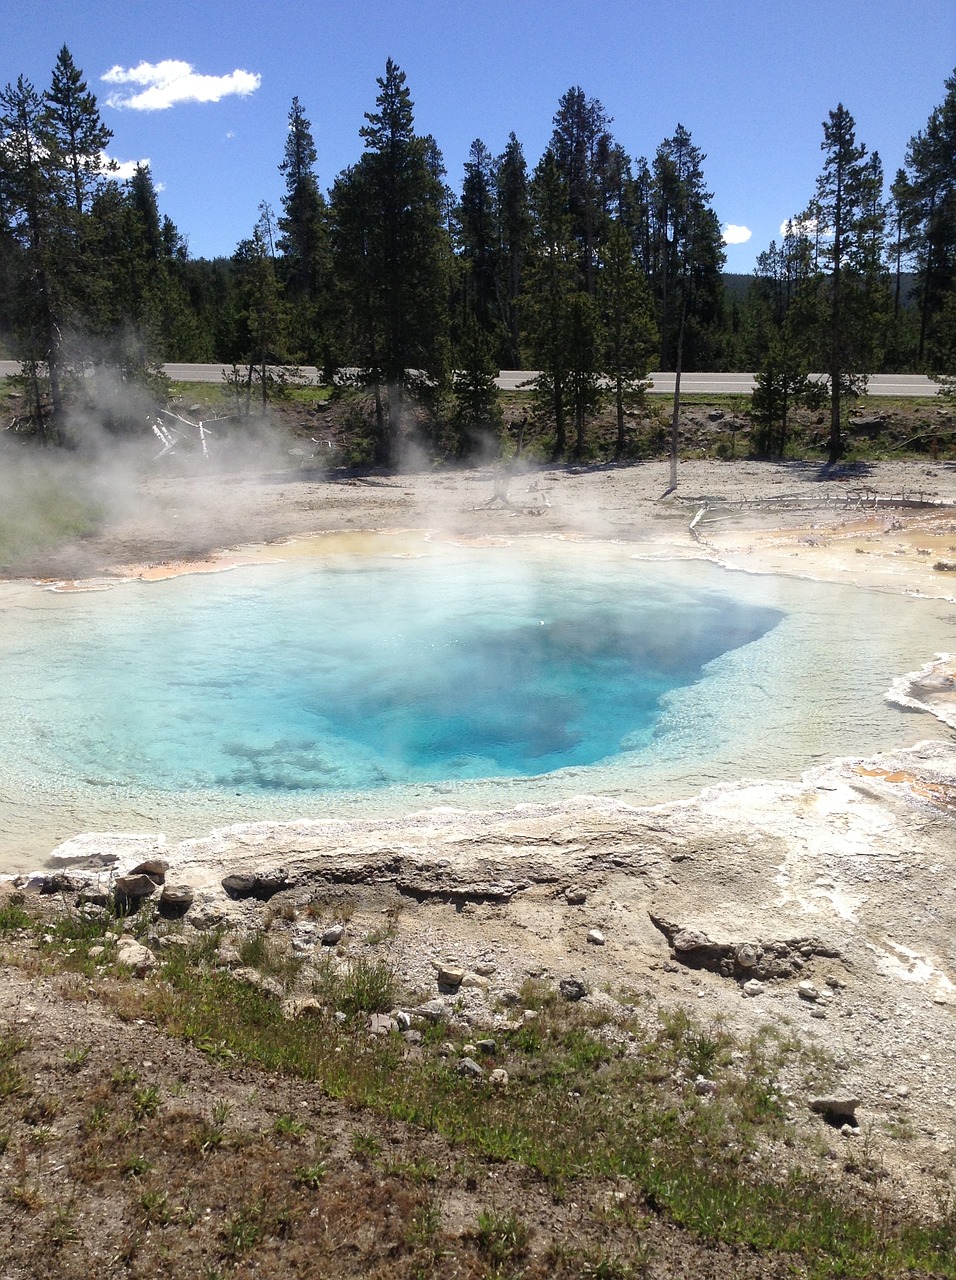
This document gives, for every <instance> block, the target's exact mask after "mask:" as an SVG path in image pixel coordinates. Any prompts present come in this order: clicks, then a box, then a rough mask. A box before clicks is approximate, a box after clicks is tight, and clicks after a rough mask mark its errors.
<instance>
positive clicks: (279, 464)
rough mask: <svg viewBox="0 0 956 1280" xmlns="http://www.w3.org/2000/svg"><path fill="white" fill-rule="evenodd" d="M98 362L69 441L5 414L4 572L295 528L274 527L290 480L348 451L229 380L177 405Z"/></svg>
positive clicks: (77, 396)
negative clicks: (30, 431) (297, 430)
mask: <svg viewBox="0 0 956 1280" xmlns="http://www.w3.org/2000/svg"><path fill="white" fill-rule="evenodd" d="M93 349H94V348H93V345H92V344H87V347H86V354H87V355H90V354H92V352H93ZM71 354H75V352H74V353H71ZM84 367H85V372H84V374H83V376H82V377H81V378H80V379H79V380H78V381H77V382H74V384H73V388H72V392H71V395H72V399H73V407H72V408H71V409H70V410H69V412H68V414H67V417H66V421H65V423H64V424H63V425H62V428H61V431H62V436H63V438H64V443H65V446H66V447H60V448H44V447H43V446H42V445H41V444H40V443H39V442H38V441H37V439H36V438H35V437H32V436H29V435H27V434H25V433H24V432H22V431H19V430H15V429H14V428H13V427H12V426H11V425H10V423H9V422H4V423H0V427H5V428H6V430H0V575H5V576H14V577H19V576H33V575H37V576H41V575H42V576H44V577H46V576H63V577H69V578H76V577H88V576H91V575H97V574H100V573H103V572H106V571H109V570H111V569H112V568H113V567H114V566H116V565H123V564H130V563H147V562H148V563H155V562H157V561H165V560H176V559H191V558H201V557H204V556H206V555H207V554H208V553H209V552H210V551H212V550H214V549H216V548H219V547H223V546H229V545H234V544H236V543H240V542H254V541H258V540H261V539H262V537H263V536H265V538H266V539H268V538H269V537H278V536H281V535H282V534H284V533H286V532H287V530H286V529H285V528H284V527H282V526H281V524H278V522H276V521H273V522H272V523H271V524H265V525H264V524H263V514H264V513H268V512H269V511H271V510H272V509H273V508H274V507H275V506H276V505H277V504H276V494H275V490H276V487H277V486H282V487H283V490H285V491H287V485H288V481H289V480H290V479H297V478H300V477H302V476H303V474H304V475H305V477H306V478H307V479H316V478H320V477H322V476H323V475H324V469H326V468H328V466H329V465H331V464H332V463H333V462H334V460H335V455H334V453H333V452H332V451H331V450H329V449H328V448H327V447H326V446H325V442H324V441H316V440H310V439H309V438H308V437H307V436H306V437H304V438H303V437H301V436H299V435H296V434H294V433H293V432H292V431H291V430H290V429H289V428H288V427H287V426H286V425H285V424H284V422H283V420H282V419H281V418H280V417H279V416H278V415H272V414H271V413H269V412H267V413H266V415H265V416H262V415H261V414H255V415H254V414H246V413H244V412H242V410H243V409H244V408H245V405H244V404H239V403H238V402H237V399H236V397H235V396H230V395H229V394H228V391H227V390H226V389H225V388H224V389H223V392H222V394H221V395H220V396H219V397H215V396H214V397H210V395H209V389H208V388H205V387H204V388H202V390H201V392H200V390H199V389H198V388H197V394H198V395H199V396H200V397H201V398H200V399H196V400H194V399H192V398H191V397H190V396H189V395H188V394H187V396H185V397H182V398H180V399H178V400H174V401H172V402H170V404H169V406H168V412H165V411H164V405H163V398H162V395H161V392H160V393H158V389H156V388H151V386H150V384H149V379H148V377H147V378H145V379H144V380H142V381H138V380H137V379H135V378H132V377H131V378H124V377H122V376H121V375H120V374H119V373H118V372H117V371H116V370H115V369H110V368H108V367H103V366H101V365H94V364H93V363H92V362H91V361H86V362H85V365H84V362H82V361H74V368H79V369H84ZM12 404H13V406H14V407H13V412H14V413H16V407H15V406H16V405H17V399H16V398H15V399H14V400H13V402H12ZM254 407H255V406H254ZM159 424H164V425H162V426H160V425H159ZM280 492H281V491H280ZM279 505H281V504H279Z"/></svg>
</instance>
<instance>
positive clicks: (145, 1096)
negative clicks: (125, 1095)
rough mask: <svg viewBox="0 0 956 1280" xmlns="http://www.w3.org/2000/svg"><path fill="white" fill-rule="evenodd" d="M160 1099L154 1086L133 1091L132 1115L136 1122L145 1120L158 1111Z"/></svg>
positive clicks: (148, 1085) (146, 1086)
mask: <svg viewBox="0 0 956 1280" xmlns="http://www.w3.org/2000/svg"><path fill="white" fill-rule="evenodd" d="M161 1102H162V1097H161V1095H160V1092H159V1090H158V1089H157V1088H156V1086H155V1085H154V1084H147V1085H143V1086H142V1087H141V1088H139V1089H134V1090H133V1115H134V1116H135V1117H136V1119H137V1120H147V1119H149V1117H150V1116H154V1115H155V1114H156V1112H157V1111H158V1110H159V1107H160V1103H161Z"/></svg>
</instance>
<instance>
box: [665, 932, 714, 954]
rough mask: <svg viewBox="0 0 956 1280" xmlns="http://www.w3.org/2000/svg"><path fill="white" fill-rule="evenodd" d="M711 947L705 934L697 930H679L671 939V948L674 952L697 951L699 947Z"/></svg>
mask: <svg viewBox="0 0 956 1280" xmlns="http://www.w3.org/2000/svg"><path fill="white" fill-rule="evenodd" d="M712 945H713V944H712V943H711V941H710V938H708V937H707V934H706V933H701V932H700V931H699V930H697V929H679V930H678V931H677V933H675V934H674V936H673V938H671V946H672V947H673V948H674V950H675V951H697V950H698V949H699V948H701V947H710V946H712Z"/></svg>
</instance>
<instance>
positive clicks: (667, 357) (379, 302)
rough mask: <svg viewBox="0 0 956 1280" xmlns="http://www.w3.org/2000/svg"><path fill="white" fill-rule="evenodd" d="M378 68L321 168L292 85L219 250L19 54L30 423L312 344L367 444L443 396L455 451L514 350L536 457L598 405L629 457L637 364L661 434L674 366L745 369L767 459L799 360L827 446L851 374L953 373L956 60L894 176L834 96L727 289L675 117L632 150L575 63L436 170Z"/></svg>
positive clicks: (250, 397) (579, 437)
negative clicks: (800, 167)
mask: <svg viewBox="0 0 956 1280" xmlns="http://www.w3.org/2000/svg"><path fill="white" fill-rule="evenodd" d="M377 84H378V93H377V96H376V99H375V104H374V109H372V110H370V111H369V112H368V113H367V114H366V116H365V123H364V125H363V126H362V128H361V129H360V131H359V134H360V139H361V142H362V147H363V149H362V152H361V155H360V156H359V158H358V159H357V160H356V162H355V163H354V164H353V165H351V166H349V167H348V168H347V169H345V170H344V172H342V173H341V174H339V175H338V177H337V178H336V179H335V180H334V182H333V184H332V186H331V188H330V189H329V190H328V191H327V192H324V191H323V189H322V187H321V185H320V183H319V179H318V176H317V173H316V163H317V149H316V145H315V141H314V138H313V133H312V126H311V123H310V121H309V119H308V118H307V116H306V114H305V112H304V110H303V108H302V105H301V103H300V101H299V99H298V98H293V100H292V105H291V109H290V112H289V119H288V125H289V128H288V134H287V138H286V143H285V148H284V154H283V155H282V157H281V160H280V162H279V166H278V167H279V170H280V171H281V173H282V176H283V180H284V192H283V195H282V198H281V202H280V208H279V209H278V210H277V211H276V210H273V209H272V208H271V207H269V206H268V205H267V204H265V203H263V204H262V205H260V209H259V217H258V219H257V222H256V225H255V226H254V227H253V228H251V229H250V234H249V236H248V238H246V239H244V240H243V241H242V242H241V243H240V244H239V245H238V246H237V248H236V251H235V253H234V254H233V255H232V257H231V258H228V259H215V260H211V261H210V260H204V259H192V258H190V256H189V254H188V252H187V248H186V242H185V240H184V238H183V236H182V235H181V234H180V232H179V230H178V229H177V228H176V227H175V226H174V225H173V223H172V222H171V221H170V219H169V218H168V217H164V216H162V215H161V214H160V211H159V207H158V201H157V195H156V190H155V187H154V185H153V181H152V177H151V174H150V172H149V170H148V168H146V167H143V166H140V167H138V168H137V169H136V170H135V172H134V174H133V176H132V177H131V178H129V179H127V180H125V181H120V180H119V179H118V178H117V177H116V175H115V173H111V171H110V169H109V167H108V165H107V164H106V163H105V161H104V153H105V149H106V147H107V145H108V143H109V141H110V138H111V134H110V131H109V130H108V129H107V128H106V127H105V125H104V124H103V122H102V119H101V117H100V114H99V110H98V107H97V103H96V98H95V96H94V95H93V94H92V93H91V92H90V91H89V89H88V87H87V84H86V82H85V81H84V79H83V75H82V72H81V71H80V70H79V69H78V68H77V67H76V65H75V63H74V61H73V58H72V56H71V55H70V52H69V50H68V49H67V48H66V47H65V46H64V48H63V49H62V50H61V52H60V54H59V56H58V58H57V62H56V65H55V67H54V69H53V74H52V79H51V84H50V87H49V88H48V89H47V90H46V91H44V92H42V93H41V92H38V91H37V90H36V89H35V88H34V87H33V86H32V85H31V84H30V83H29V82H28V81H26V80H25V79H24V78H23V77H21V78H20V79H19V80H18V81H17V82H16V84H8V85H7V86H6V87H5V89H4V90H3V91H2V92H0V347H2V348H3V349H4V352H5V353H6V354H9V355H11V356H13V357H15V358H18V359H20V360H21V361H22V362H23V382H24V386H25V388H26V390H27V393H28V413H30V414H32V416H33V418H34V419H35V421H36V422H37V424H38V429H39V430H40V431H41V432H42V433H43V434H44V435H45V436H46V438H48V439H50V440H54V441H55V440H58V439H60V438H61V435H62V433H63V431H64V429H65V423H66V422H67V420H68V418H67V415H68V411H69V410H70V409H71V408H75V406H76V405H77V403H82V402H83V400H84V397H86V398H89V397H90V396H91V395H92V393H93V388H95V389H96V411H97V413H98V414H100V415H101V417H102V418H103V420H104V422H105V424H106V425H107V426H108V427H109V426H113V427H116V428H120V427H123V426H129V425H136V424H137V423H138V424H139V425H140V426H141V425H142V423H143V421H144V420H145V415H146V412H147V409H146V406H147V405H148V404H149V403H150V398H151V397H152V398H153V399H155V397H156V396H158V395H161V393H162V385H161V383H162V380H161V374H160V372H159V371H160V366H161V364H162V363H163V362H164V361H174V360H185V361H198V362H208V361H214V362H224V363H226V364H228V365H230V366H233V367H234V369H235V374H234V382H235V385H236V390H237V393H239V392H240V391H242V392H244V394H245V399H246V402H247V403H248V404H251V403H252V402H253V401H254V400H255V399H261V401H262V403H263V404H265V403H266V401H267V400H268V398H269V396H270V395H271V394H273V393H274V391H275V390H276V388H275V383H274V380H275V378H276V376H277V373H276V371H277V369H279V368H280V367H282V366H289V365H297V364H316V365H318V366H319V367H320V368H321V369H323V370H325V371H326V372H327V374H328V375H329V376H330V377H331V375H332V373H333V371H335V370H341V369H349V370H350V371H353V378H354V381H355V382H356V384H357V385H359V386H361V387H362V388H364V389H365V392H366V394H367V398H368V405H369V415H370V420H371V422H372V426H373V430H372V433H371V438H372V441H373V444H372V456H371V458H370V460H373V461H375V462H377V463H382V464H392V463H394V462H396V461H397V460H398V459H399V457H400V455H401V452H402V448H403V442H404V441H405V439H406V438H407V437H408V435H409V434H410V433H411V432H412V431H413V430H416V431H419V432H422V431H425V432H426V433H427V431H428V430H429V423H430V422H434V421H437V420H439V419H440V420H441V421H442V422H443V423H444V424H445V427H446V428H448V429H450V435H447V434H446V438H445V440H444V441H443V447H445V448H446V449H447V448H450V449H452V450H454V451H456V452H458V453H459V454H462V455H466V454H468V453H470V452H472V451H473V450H475V449H476V448H477V447H480V446H481V445H482V444H487V441H488V440H489V439H492V440H493V439H495V438H496V437H497V433H498V432H499V431H500V425H501V411H500V407H499V405H498V397H497V394H496V392H495V389H494V382H493V379H494V376H495V374H496V373H497V371H498V369H500V368H532V369H535V370H538V371H540V372H539V375H538V377H537V379H536V380H535V383H534V387H533V392H534V394H533V411H534V418H535V421H536V423H537V425H538V427H539V429H540V430H542V431H543V432H545V433H546V434H547V436H548V439H549V440H550V441H552V442H553V443H552V445H551V452H552V455H553V456H554V457H555V458H560V457H568V456H574V457H582V456H584V455H585V453H586V449H587V429H588V424H589V422H590V421H591V420H592V419H593V417H594V415H595V414H596V412H597V411H598V410H599V409H600V408H602V407H604V406H605V405H608V404H609V405H610V406H612V407H613V411H614V414H615V417H616V422H617V438H616V453H617V455H618V456H619V457H623V456H626V454H627V449H628V439H627V421H628V410H629V408H631V407H633V406H634V405H635V404H637V403H639V402H640V400H641V397H642V395H643V391H644V387H645V382H644V379H645V377H646V374H647V372H648V369H649V368H651V367H655V366H656V367H657V368H660V369H671V370H676V371H677V373H678V391H677V393H676V395H675V413H674V421H673V431H674V436H673V440H674V449H673V451H672V457H676V423H677V416H676V410H677V404H678V401H679V375H680V372H681V371H682V370H691V369H703V368H710V369H726V368H748V369H753V370H755V371H756V372H757V374H758V386H757V391H756V393H755V396H754V404H753V409H754V416H755V419H756V421H757V423H758V433H757V447H758V451H759V452H761V453H763V454H765V455H766V456H779V455H782V454H783V452H784V450H785V448H786V442H787V432H788V425H787V424H788V414H789V413H790V411H791V409H792V407H793V406H794V405H795V404H797V403H800V402H804V401H807V400H808V399H811V398H812V397H814V396H819V395H820V394H821V389H820V384H819V383H818V382H814V381H812V380H810V379H809V377H808V375H809V373H810V372H811V370H812V371H815V372H823V373H825V374H826V375H827V383H826V387H825V390H826V392H827V394H828V395H829V397H830V440H829V453H830V457H831V459H833V460H835V459H836V458H837V457H839V454H840V451H841V423H842V420H843V415H844V409H845V403H846V400H847V398H848V397H852V396H854V395H856V394H859V392H860V391H861V390H862V389H863V387H864V385H865V377H866V375H867V373H869V372H874V371H878V370H885V369H894V370H902V369H916V370H924V369H925V370H928V371H931V372H943V373H951V372H953V368H954V359H956V355H954V353H956V76H954V77H951V78H950V79H949V80H947V82H946V86H945V89H946V93H945V98H944V101H943V102H942V104H941V105H940V106H939V107H938V108H936V109H935V110H934V112H933V113H932V115H931V116H930V119H929V121H928V122H927V125H926V126H925V128H924V129H923V130H921V131H920V132H918V133H917V134H916V135H915V136H914V137H913V139H912V141H911V143H910V145H909V148H908V150H907V153H906V160H905V165H904V167H903V168H902V169H901V170H900V171H899V173H898V174H897V175H896V178H895V180H894V181H893V183H892V184H891V185H890V188H889V192H888V193H887V192H885V190H884V176H883V172H882V167H881V164H880V160H879V156H878V154H877V153H876V152H868V151H867V148H866V146H865V145H864V144H862V143H861V142H859V141H858V140H857V138H856V128H855V124H854V121H853V119H852V116H851V115H850V113H849V112H848V111H847V110H846V109H845V108H844V107H843V106H842V105H840V106H838V107H837V108H836V109H835V110H834V111H832V112H831V113H830V114H829V117H828V119H827V121H825V122H824V126H823V141H822V144H821V145H822V150H823V163H822V167H821V173H820V177H819V179H818V181H817V184H816V189H815V191H814V192H813V193H812V196H811V198H810V199H809V201H808V203H807V207H806V208H805V209H804V210H802V211H800V212H799V213H797V214H795V216H794V217H793V218H792V219H791V220H790V222H789V223H788V224H787V227H786V229H785V233H784V234H783V235H782V238H781V241H780V243H779V244H778V243H773V244H771V245H770V247H769V248H768V249H767V250H766V251H765V252H764V253H763V254H762V255H761V256H760V258H759V260H758V266H757V270H756V273H755V275H754V279H753V282H752V285H751V287H750V289H749V291H748V293H747V296H746V298H744V299H743V300H739V299H736V298H733V299H731V298H728V297H727V296H726V292H725V289H724V281H723V267H724V263H725V255H724V250H723V243H722V237H721V229H720V224H719V222H718V219H717V216H716V214H715V212H714V210H713V208H712V206H711V199H712V193H711V192H709V191H708V190H707V185H706V181H705V178H704V171H703V165H704V161H705V159H706V157H705V156H704V155H703V154H702V153H701V151H700V149H699V148H698V147H697V146H695V144H694V142H693V139H692V137H691V134H690V133H689V131H688V130H687V129H686V128H684V127H683V125H680V124H678V125H677V127H676V128H675V131H674V133H673V135H672V136H671V137H669V138H666V139H664V140H663V141H662V142H661V143H660V145H659V146H658V147H657V149H656V150H655V152H654V154H653V156H652V157H651V159H650V160H648V159H646V158H640V159H637V160H633V159H632V158H631V157H630V156H629V155H628V154H627V152H626V151H625V149H624V148H623V146H622V145H621V144H620V143H619V142H618V141H617V140H616V139H615V137H614V135H613V133H612V129H611V126H612V123H613V122H612V120H611V119H610V117H609V116H608V115H607V113H606V111H605V109H604V107H603V106H602V104H601V102H600V101H599V100H598V99H596V98H590V97H588V96H587V95H586V94H585V92H584V91H583V90H582V89H581V88H580V87H573V88H571V89H569V90H568V92H567V93H566V94H564V96H563V97H562V98H561V99H560V101H559V103H558V107H557V110H556V112H555V115H554V119H553V132H552V135H551V139H550V141H549V143H548V146H547V148H546V149H545V152H544V155H543V156H541V158H540V159H539V160H538V161H537V163H536V164H535V165H534V167H533V168H532V167H530V166H529V164H528V162H527V160H526V158H525V155H524V152H523V148H522V146H521V143H520V142H519V140H518V139H517V137H516V136H515V135H514V134H512V135H511V136H510V138H509V140H508V143H507V146H506V147H505V150H504V151H503V153H502V154H501V155H499V156H495V155H493V154H492V153H491V152H490V151H489V149H488V148H487V147H486V146H485V144H484V143H483V142H482V141H480V140H476V141H475V142H474V143H473V144H472V146H471V149H470V152H469V156H468V160H467V162H466V164H465V166H464V176H463V180H462V183H461V187H460V190H458V191H456V190H454V189H453V188H452V187H451V186H450V185H449V183H448V181H447V177H448V175H447V173H446V170H445V167H444V164H443V160H442V156H441V152H440V150H439V147H438V145H437V143H436V141H435V139H434V138H432V137H430V136H425V135H420V134H419V133H418V132H417V131H416V128H415V121H414V106H413V102H412V99H411V95H410V91H409V89H408V86H407V83H406V77H405V75H404V73H403V72H402V71H401V69H400V68H399V67H398V66H397V65H396V64H395V63H394V62H393V61H391V60H389V61H388V63H387V65H386V68H385V73H384V75H383V76H382V77H381V78H380V79H379V80H378V82H377ZM104 387H105V388H106V392H105V394H104ZM439 405H441V406H442V409H441V412H440V413H439V410H438V406H439ZM449 406H450V407H449Z"/></svg>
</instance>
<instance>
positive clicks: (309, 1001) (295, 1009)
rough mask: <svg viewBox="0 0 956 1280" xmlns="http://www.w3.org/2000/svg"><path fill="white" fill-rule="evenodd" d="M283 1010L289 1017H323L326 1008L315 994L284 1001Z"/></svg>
mask: <svg viewBox="0 0 956 1280" xmlns="http://www.w3.org/2000/svg"><path fill="white" fill-rule="evenodd" d="M282 1012H283V1014H284V1015H285V1017H287V1018H321V1017H322V1016H323V1014H324V1013H325V1008H324V1006H323V1004H322V1002H321V1000H316V998H315V996H305V997H303V999H301V1000H286V1001H284V1003H283V1005H282Z"/></svg>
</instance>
